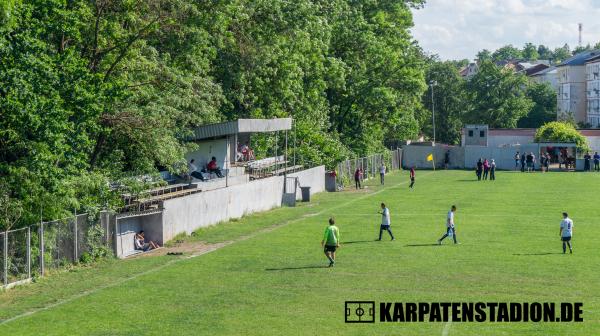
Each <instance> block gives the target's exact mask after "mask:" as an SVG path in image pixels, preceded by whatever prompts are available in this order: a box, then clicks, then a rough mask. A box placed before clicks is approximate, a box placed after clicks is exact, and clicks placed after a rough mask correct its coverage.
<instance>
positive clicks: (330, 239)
mask: <svg viewBox="0 0 600 336" xmlns="http://www.w3.org/2000/svg"><path fill="white" fill-rule="evenodd" d="M321 246H323V252H325V256H326V257H327V259H329V267H333V265H334V264H335V250H336V249H337V248H338V247H340V230H339V229H338V228H337V226H335V220H334V219H333V217H332V218H329V226H328V227H327V228H325V235H324V236H323V240H322V241H321Z"/></svg>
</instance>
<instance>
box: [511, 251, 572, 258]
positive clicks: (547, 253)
mask: <svg viewBox="0 0 600 336" xmlns="http://www.w3.org/2000/svg"><path fill="white" fill-rule="evenodd" d="M552 254H563V253H562V252H544V253H515V254H513V255H514V256H521V257H524V256H543V255H552Z"/></svg>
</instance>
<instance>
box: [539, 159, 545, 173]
mask: <svg viewBox="0 0 600 336" xmlns="http://www.w3.org/2000/svg"><path fill="white" fill-rule="evenodd" d="M544 168H546V155H544V154H542V155H540V170H541V172H542V173H543V172H544Z"/></svg>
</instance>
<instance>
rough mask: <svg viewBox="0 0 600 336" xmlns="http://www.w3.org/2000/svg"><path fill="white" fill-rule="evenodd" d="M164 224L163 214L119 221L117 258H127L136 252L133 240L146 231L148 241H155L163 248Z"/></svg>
mask: <svg viewBox="0 0 600 336" xmlns="http://www.w3.org/2000/svg"><path fill="white" fill-rule="evenodd" d="M162 223H163V221H162V214H161V213H156V214H152V215H146V216H137V217H127V218H120V219H117V232H116V242H115V243H116V245H115V247H116V249H117V250H116V251H115V252H116V253H115V254H116V255H117V257H119V258H121V257H125V256H127V255H130V254H131V253H132V252H133V251H134V250H135V246H134V242H133V239H134V237H135V234H136V233H137V232H139V231H140V230H144V236H145V237H146V240H151V241H154V242H156V243H158V244H159V245H161V246H162V244H163V242H164V240H163V225H162Z"/></svg>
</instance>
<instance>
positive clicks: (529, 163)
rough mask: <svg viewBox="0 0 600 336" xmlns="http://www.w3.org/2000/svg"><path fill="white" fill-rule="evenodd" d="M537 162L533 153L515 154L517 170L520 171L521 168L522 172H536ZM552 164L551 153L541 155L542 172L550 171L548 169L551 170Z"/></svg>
mask: <svg viewBox="0 0 600 336" xmlns="http://www.w3.org/2000/svg"><path fill="white" fill-rule="evenodd" d="M536 162H537V159H536V157H535V154H533V152H529V153H525V152H523V153H520V152H517V153H516V154H515V170H517V169H519V167H521V172H525V171H527V172H532V171H535V164H536ZM550 162H552V156H551V155H550V153H549V152H546V153H542V154H540V163H539V167H540V170H541V171H542V172H544V171H548V169H549V168H550Z"/></svg>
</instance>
